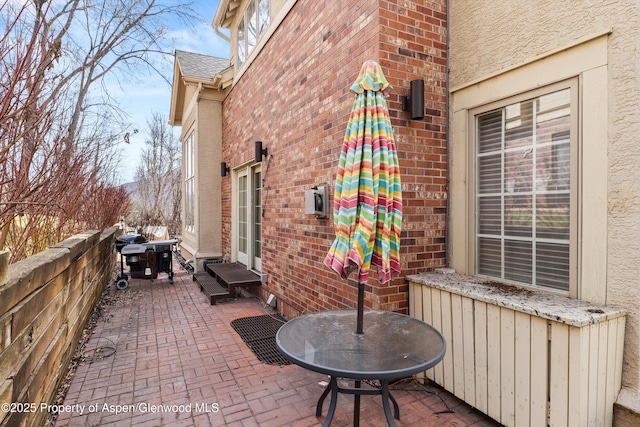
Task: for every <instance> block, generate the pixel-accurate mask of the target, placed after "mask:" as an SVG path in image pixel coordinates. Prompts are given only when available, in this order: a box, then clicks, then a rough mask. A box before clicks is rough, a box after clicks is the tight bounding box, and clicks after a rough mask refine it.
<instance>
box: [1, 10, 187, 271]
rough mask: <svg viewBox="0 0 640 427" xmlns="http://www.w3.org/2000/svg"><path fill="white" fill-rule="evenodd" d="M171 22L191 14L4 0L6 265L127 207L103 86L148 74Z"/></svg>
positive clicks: (117, 131)
mask: <svg viewBox="0 0 640 427" xmlns="http://www.w3.org/2000/svg"><path fill="white" fill-rule="evenodd" d="M170 17H172V18H173V19H183V20H185V21H188V20H190V19H192V18H193V12H192V10H191V8H190V7H189V5H184V4H174V5H171V6H166V5H164V4H162V3H160V2H159V1H156V0H105V1H101V2H94V1H90V0H68V1H63V2H58V1H47V0H31V1H21V2H16V1H11V0H0V88H1V89H2V90H0V162H1V163H0V248H4V249H9V250H11V252H12V260H14V261H15V260H17V259H21V258H23V257H25V256H28V255H30V254H33V253H35V252H37V251H39V250H42V249H44V248H45V247H46V246H47V245H50V244H52V243H55V242H57V241H59V240H61V239H63V238H64V237H66V236H67V235H68V234H71V233H74V232H77V231H80V230H82V229H83V228H86V227H97V226H100V227H104V226H106V225H108V224H109V222H110V221H111V220H113V221H114V222H115V219H114V218H117V216H118V214H115V213H113V212H112V210H113V209H116V210H117V209H120V208H121V209H122V211H121V212H120V213H122V212H124V211H125V210H126V209H127V206H128V203H129V202H128V198H127V195H126V194H122V192H120V191H117V190H115V189H114V185H113V182H114V176H115V174H114V173H113V171H114V170H115V167H116V161H117V150H116V148H117V147H116V144H117V143H118V142H119V141H121V140H122V139H123V137H124V136H125V135H126V132H127V127H128V124H127V123H126V120H123V117H124V114H123V112H122V111H121V110H120V109H119V108H118V106H117V105H116V103H115V102H114V100H113V98H111V96H110V93H109V91H108V90H107V89H106V88H107V87H108V85H109V84H111V83H113V82H115V83H116V84H119V85H126V84H129V83H131V81H134V80H135V78H134V77H131V76H136V75H138V76H140V77H141V78H144V76H145V75H146V73H149V72H154V71H153V70H155V68H156V64H158V61H160V60H162V58H161V57H159V56H158V55H156V54H158V53H161V46H162V42H163V37H165V34H166V31H165V30H164V28H165V26H164V22H165V19H168V18H170ZM154 55H155V56H154ZM107 195H108V196H107ZM89 205H91V209H87V207H88V206H89ZM88 212H93V213H92V214H91V217H88V216H87V213H88ZM107 212H111V213H109V214H105V215H102V214H104V213H107ZM101 213H102V214H101Z"/></svg>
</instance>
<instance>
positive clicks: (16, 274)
mask: <svg viewBox="0 0 640 427" xmlns="http://www.w3.org/2000/svg"><path fill="white" fill-rule="evenodd" d="M115 231H116V229H115V228H112V229H109V230H107V231H105V232H103V233H101V232H98V231H90V232H86V233H82V234H78V235H75V236H73V237H71V238H69V239H67V240H65V241H63V242H61V243H59V244H57V245H55V246H53V247H51V248H49V249H47V250H46V251H44V252H41V253H39V254H37V255H35V256H32V257H29V258H27V259H25V260H23V261H20V262H18V263H15V264H11V265H8V266H7V265H6V260H7V259H8V254H7V253H4V254H0V405H1V406H0V426H12V425H21V426H24V425H26V426H37V425H41V424H42V423H43V421H44V420H45V418H46V416H47V413H48V412H47V411H48V405H49V404H50V403H51V399H52V398H53V396H54V394H55V391H56V388H57V386H58V384H59V382H60V380H61V379H62V377H63V376H64V374H65V373H66V370H67V366H68V364H69V361H70V359H71V357H72V355H73V352H74V350H75V348H76V346H77V344H78V341H79V339H80V336H81V334H82V330H83V329H84V326H85V324H86V321H87V320H88V317H89V315H90V314H91V311H92V309H93V307H94V305H95V303H96V302H97V300H98V299H99V297H100V295H101V293H102V291H103V290H104V288H105V287H106V285H107V284H108V282H109V280H110V279H111V277H112V274H113V271H114V265H115V264H114V262H115V252H114V240H115ZM2 279H4V280H2ZM27 405H28V406H27Z"/></svg>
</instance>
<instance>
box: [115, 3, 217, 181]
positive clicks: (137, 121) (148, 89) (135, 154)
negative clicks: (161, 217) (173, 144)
mask: <svg viewBox="0 0 640 427" xmlns="http://www.w3.org/2000/svg"><path fill="white" fill-rule="evenodd" d="M183 3H188V1H183ZM218 3H219V1H218V0H193V4H192V8H193V9H194V10H195V11H196V12H197V13H198V14H199V15H200V17H201V18H202V22H200V23H198V24H196V25H195V26H193V27H190V28H186V27H185V26H184V24H183V23H181V22H173V23H172V22H170V23H168V25H169V36H170V38H171V39H173V42H172V46H170V47H169V48H168V49H169V50H170V51H171V52H173V51H174V50H175V49H178V50H185V51H189V52H195V53H202V54H205V55H211V56H218V57H221V58H228V57H229V43H228V42H227V41H226V40H224V39H222V38H221V37H220V36H218V35H217V34H216V33H215V31H214V30H213V28H212V26H211V22H212V21H213V17H214V15H215V13H216V9H217V7H218ZM162 73H163V74H164V77H165V78H166V79H167V80H168V81H171V80H172V78H173V57H172V56H168V57H167V58H166V67H164V69H163V70H162ZM112 95H114V97H115V98H116V99H117V100H118V102H119V103H120V104H121V107H122V108H123V109H124V110H125V111H126V112H128V113H129V115H130V117H131V120H132V122H133V127H134V128H136V129H138V133H137V134H132V135H131V138H130V143H129V144H126V143H125V142H124V141H123V142H121V143H120V148H121V149H122V160H121V162H120V165H119V168H118V176H119V180H120V184H124V183H127V182H132V181H134V178H135V170H136V167H137V165H138V164H139V161H140V153H141V151H142V149H143V148H144V141H145V139H146V138H147V134H146V132H147V120H148V119H150V118H151V116H152V114H153V113H154V112H157V113H160V114H162V115H163V116H165V117H166V118H167V120H168V119H169V110H170V108H171V86H170V85H169V84H168V83H167V82H166V81H164V80H163V79H162V78H161V77H160V76H155V77H151V78H149V79H147V80H146V81H145V82H144V83H136V84H132V85H131V86H129V87H127V88H126V93H123V92H122V91H119V93H116V94H112ZM174 135H175V136H176V138H178V136H179V135H180V128H179V127H177V128H175V129H174Z"/></svg>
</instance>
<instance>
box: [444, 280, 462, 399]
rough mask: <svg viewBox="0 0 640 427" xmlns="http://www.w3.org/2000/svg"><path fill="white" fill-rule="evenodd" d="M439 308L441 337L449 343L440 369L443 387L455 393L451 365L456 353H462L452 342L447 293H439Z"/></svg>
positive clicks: (449, 303) (448, 294)
mask: <svg viewBox="0 0 640 427" xmlns="http://www.w3.org/2000/svg"><path fill="white" fill-rule="evenodd" d="M440 307H441V310H442V329H441V332H442V335H444V339H445V340H447V342H448V343H451V345H450V346H449V349H448V351H447V353H446V354H445V355H444V358H443V359H442V368H443V370H444V383H443V386H444V388H446V389H447V390H449V391H450V392H452V393H454V392H455V386H454V376H453V375H454V374H453V364H454V358H455V354H456V353H457V352H458V351H462V349H461V348H456V347H455V345H454V342H453V331H452V328H453V327H452V318H451V294H450V293H449V292H441V293H440ZM456 320H457V319H456Z"/></svg>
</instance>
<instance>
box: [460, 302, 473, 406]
mask: <svg viewBox="0 0 640 427" xmlns="http://www.w3.org/2000/svg"><path fill="white" fill-rule="evenodd" d="M473 325H474V310H473V300H472V299H471V298H462V330H463V341H462V344H463V346H464V357H463V362H464V396H465V399H464V400H465V402H467V403H468V404H469V405H471V406H476V393H475V389H476V381H475V378H476V372H475V349H476V346H475V340H474V337H475V334H474V326H473Z"/></svg>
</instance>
